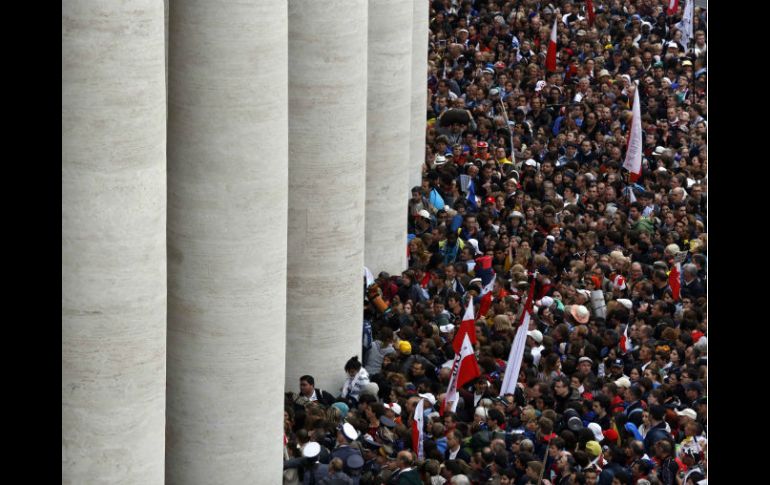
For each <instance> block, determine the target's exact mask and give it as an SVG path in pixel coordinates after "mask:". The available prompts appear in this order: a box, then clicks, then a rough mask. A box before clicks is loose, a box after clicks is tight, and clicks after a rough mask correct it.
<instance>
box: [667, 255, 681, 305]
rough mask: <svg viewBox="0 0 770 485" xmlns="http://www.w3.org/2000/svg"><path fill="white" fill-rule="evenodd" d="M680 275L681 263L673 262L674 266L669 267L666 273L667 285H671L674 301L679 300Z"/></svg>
mask: <svg viewBox="0 0 770 485" xmlns="http://www.w3.org/2000/svg"><path fill="white" fill-rule="evenodd" d="M681 275H682V265H681V263H678V262H677V263H674V266H672V267H671V271H669V273H668V286H670V287H671V293H672V296H673V297H674V301H679V292H680V290H681V286H682V285H681V282H680V278H681Z"/></svg>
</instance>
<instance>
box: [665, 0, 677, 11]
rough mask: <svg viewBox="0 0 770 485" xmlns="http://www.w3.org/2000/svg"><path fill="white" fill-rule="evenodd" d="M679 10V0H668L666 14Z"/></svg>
mask: <svg viewBox="0 0 770 485" xmlns="http://www.w3.org/2000/svg"><path fill="white" fill-rule="evenodd" d="M677 10H679V0H668V9H667V10H666V15H674V14H675V13H676V11H677Z"/></svg>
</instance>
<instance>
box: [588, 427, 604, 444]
mask: <svg viewBox="0 0 770 485" xmlns="http://www.w3.org/2000/svg"><path fill="white" fill-rule="evenodd" d="M588 429H590V430H591V432H592V433H593V434H594V438H596V441H602V440H603V439H604V435H603V434H602V427H601V425H600V424H599V423H588Z"/></svg>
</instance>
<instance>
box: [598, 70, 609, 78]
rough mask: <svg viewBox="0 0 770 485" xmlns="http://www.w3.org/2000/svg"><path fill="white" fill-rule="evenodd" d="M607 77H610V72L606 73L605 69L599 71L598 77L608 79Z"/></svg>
mask: <svg viewBox="0 0 770 485" xmlns="http://www.w3.org/2000/svg"><path fill="white" fill-rule="evenodd" d="M609 75H610V71H608V70H607V69H602V70H601V71H599V77H604V76H608V77H609Z"/></svg>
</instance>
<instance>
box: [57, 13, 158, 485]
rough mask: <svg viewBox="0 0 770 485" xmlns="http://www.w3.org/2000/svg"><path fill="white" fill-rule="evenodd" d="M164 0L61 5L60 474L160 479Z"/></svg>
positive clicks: (97, 479)
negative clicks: (162, 0)
mask: <svg viewBox="0 0 770 485" xmlns="http://www.w3.org/2000/svg"><path fill="white" fill-rule="evenodd" d="M163 36H164V34H163V4H162V3H160V2H154V1H148V0H130V1H125V2H100V1H96V0H72V1H67V2H63V3H62V483H68V484H69V483H73V484H80V483H106V482H110V483H129V484H162V483H163V468H164V447H165V421H164V420H165V417H164V416H165V404H166V403H165V399H166V380H165V376H166V97H165V82H164V45H163V44H164V42H163Z"/></svg>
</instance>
